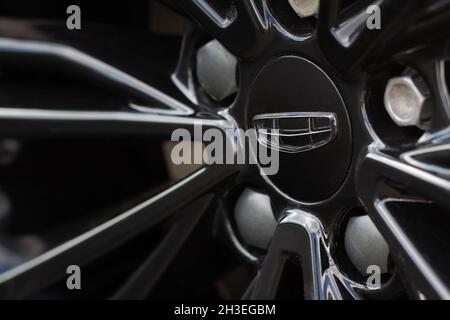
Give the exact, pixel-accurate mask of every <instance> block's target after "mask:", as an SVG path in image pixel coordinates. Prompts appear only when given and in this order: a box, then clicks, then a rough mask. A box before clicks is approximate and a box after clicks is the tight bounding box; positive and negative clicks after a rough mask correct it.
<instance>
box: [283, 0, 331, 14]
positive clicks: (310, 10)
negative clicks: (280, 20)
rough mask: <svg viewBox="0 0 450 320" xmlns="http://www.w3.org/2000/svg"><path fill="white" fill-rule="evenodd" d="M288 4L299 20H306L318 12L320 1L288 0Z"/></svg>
mask: <svg viewBox="0 0 450 320" xmlns="http://www.w3.org/2000/svg"><path fill="white" fill-rule="evenodd" d="M327 1H329V0H327ZM289 4H290V5H291V7H292V9H294V11H295V13H297V15H298V16H299V17H300V18H306V17H312V16H314V15H316V14H317V13H318V12H319V4H320V0H289Z"/></svg>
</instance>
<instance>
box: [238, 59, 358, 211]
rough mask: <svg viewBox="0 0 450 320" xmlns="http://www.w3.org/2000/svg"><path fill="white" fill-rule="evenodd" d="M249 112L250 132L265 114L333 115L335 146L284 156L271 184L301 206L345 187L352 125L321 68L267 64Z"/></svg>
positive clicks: (257, 81) (282, 62)
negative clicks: (306, 113)
mask: <svg viewBox="0 0 450 320" xmlns="http://www.w3.org/2000/svg"><path fill="white" fill-rule="evenodd" d="M246 112H247V114H246V116H247V121H248V123H247V125H248V126H249V127H252V126H253V124H252V119H253V118H254V117H255V116H256V115H261V114H269V113H285V112H331V113H333V114H335V115H336V118H337V138H336V139H335V140H334V141H332V142H331V143H330V144H328V145H326V146H323V147H321V148H318V149H315V150H310V151H308V152H302V153H285V152H280V153H279V156H280V169H279V171H278V173H277V174H276V175H274V176H270V177H268V179H269V180H270V181H271V182H272V183H273V184H274V185H275V186H276V187H278V188H279V189H280V190H281V191H282V192H283V193H285V194H286V195H288V196H289V197H291V198H293V199H295V200H297V201H301V202H319V201H321V200H325V199H327V198H330V197H331V196H332V195H333V194H334V193H335V192H336V191H337V190H338V189H339V188H340V187H341V184H342V183H343V181H344V179H345V177H346V176H347V172H348V169H349V167H350V161H351V150H352V146H351V143H352V142H351V129H350V123H349V118H348V115H347V111H346V107H345V105H344V102H343V100H342V98H341V95H340V94H339V92H338V91H337V89H336V87H335V85H334V84H333V82H332V81H331V80H330V79H329V77H328V76H327V75H326V74H325V73H324V72H323V71H322V70H320V69H319V67H317V66H316V65H314V64H313V63H312V62H309V61H308V60H305V59H304V58H300V57H296V56H283V57H279V58H275V59H274V60H272V61H270V62H268V64H267V65H265V66H264V67H263V68H262V70H261V71H260V72H259V73H258V75H257V77H256V79H255V81H254V83H253V86H252V88H251V90H250V94H249V100H248V104H247V108H246ZM292 129H295V128H292ZM312 168H314V170H312Z"/></svg>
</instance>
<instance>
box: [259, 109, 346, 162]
mask: <svg viewBox="0 0 450 320" xmlns="http://www.w3.org/2000/svg"><path fill="white" fill-rule="evenodd" d="M253 125H254V127H255V129H256V132H257V134H258V142H259V143H260V144H261V145H263V146H265V147H268V148H270V149H273V150H277V151H281V152H286V153H300V152H306V151H310V150H314V149H317V148H320V147H323V146H325V145H327V144H328V143H330V142H331V141H333V140H334V139H335V138H336V136H337V119H336V115H335V114H334V113H327V112H288V113H270V114H261V115H257V116H255V117H254V118H253Z"/></svg>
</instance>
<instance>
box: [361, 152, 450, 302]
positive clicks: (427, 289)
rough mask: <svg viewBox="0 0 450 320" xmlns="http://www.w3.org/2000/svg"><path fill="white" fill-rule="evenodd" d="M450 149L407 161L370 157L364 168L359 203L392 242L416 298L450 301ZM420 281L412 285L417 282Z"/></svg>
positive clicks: (405, 158)
mask: <svg viewBox="0 0 450 320" xmlns="http://www.w3.org/2000/svg"><path fill="white" fill-rule="evenodd" d="M447 150H448V146H445V145H444V146H441V147H433V148H430V149H419V150H418V151H413V152H408V153H405V154H404V155H403V156H402V159H403V160H399V159H395V158H393V157H391V156H387V155H383V154H381V153H379V152H371V153H369V154H368V155H367V157H366V158H365V159H364V160H363V162H362V165H361V166H360V168H359V175H358V190H360V192H359V194H360V198H361V200H362V202H363V203H364V205H365V206H366V208H367V210H368V212H369V214H370V215H371V217H372V219H373V220H374V221H375V222H376V223H377V225H378V226H379V228H380V230H382V231H383V234H384V235H385V237H386V239H387V240H388V241H389V242H390V248H391V250H392V251H393V253H394V254H393V258H394V260H395V261H396V264H397V266H398V267H399V268H400V269H401V270H402V271H403V272H404V274H405V275H408V277H411V278H408V280H407V283H408V287H409V289H410V292H411V294H412V295H413V296H415V297H416V298H426V299H433V298H442V299H448V298H449V297H450V290H449V283H450V282H449V279H448V277H447V276H446V268H447V261H446V259H443V258H442V256H441V254H442V251H441V250H440V249H443V247H445V245H446V243H447V238H448V237H447V235H446V233H445V232H444V230H441V228H439V227H436V224H440V225H446V224H447V223H448V222H447V220H448V214H447V212H446V211H447V210H448V208H450V201H449V197H448V194H449V192H450V181H449V179H448V175H447V172H446V169H445V165H443V164H444V163H445V162H446V161H447V160H446V159H447V158H448V153H447V152H446V151H447ZM413 277H414V278H415V279H416V280H415V281H412V280H411V279H412V278H413Z"/></svg>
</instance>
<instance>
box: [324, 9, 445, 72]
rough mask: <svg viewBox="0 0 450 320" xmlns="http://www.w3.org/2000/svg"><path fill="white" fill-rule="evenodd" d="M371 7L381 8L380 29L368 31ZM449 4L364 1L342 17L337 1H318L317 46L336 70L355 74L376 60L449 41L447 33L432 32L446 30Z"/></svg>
mask: <svg viewBox="0 0 450 320" xmlns="http://www.w3.org/2000/svg"><path fill="white" fill-rule="evenodd" d="M370 4H375V5H378V6H379V8H380V13H381V26H380V27H381V28H380V29H369V28H368V27H367V25H366V22H367V18H368V14H367V11H366V10H367V8H368V5H370ZM448 5H449V3H448V1H446V0H445V1H438V2H437V3H434V2H432V3H430V2H426V1H415V0H414V1H408V3H401V2H399V1H395V0H380V1H365V2H364V3H363V4H361V5H359V6H356V7H351V8H348V9H347V12H344V14H342V12H341V11H342V6H341V5H340V1H321V7H320V16H319V28H318V40H319V44H320V45H321V46H322V49H323V50H324V51H325V52H328V54H329V56H328V59H329V60H330V62H331V63H333V64H334V65H335V67H336V68H338V69H339V70H340V71H342V72H344V73H347V74H352V73H353V74H355V73H356V72H358V71H360V70H361V68H362V67H363V66H364V65H366V64H367V63H368V61H369V60H370V59H373V58H375V57H381V56H383V57H386V55H389V54H390V55H392V54H396V53H400V52H405V51H407V50H411V49H419V48H422V47H423V46H425V45H429V44H432V43H438V41H439V40H440V39H442V38H446V37H447V38H448V33H446V32H433V30H446V29H448V28H447V27H446V24H447V23H448V21H449V19H448V14H449V13H448V10H446V8H447V7H448ZM348 11H350V13H349V12H348ZM341 14H342V15H343V17H341ZM425 38H426V39H425Z"/></svg>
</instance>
